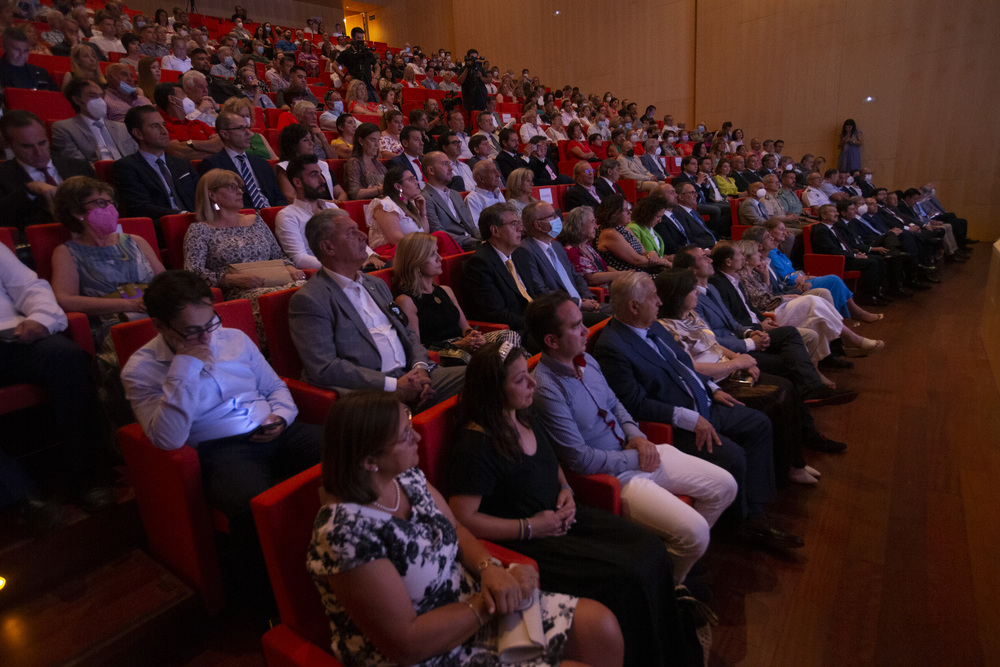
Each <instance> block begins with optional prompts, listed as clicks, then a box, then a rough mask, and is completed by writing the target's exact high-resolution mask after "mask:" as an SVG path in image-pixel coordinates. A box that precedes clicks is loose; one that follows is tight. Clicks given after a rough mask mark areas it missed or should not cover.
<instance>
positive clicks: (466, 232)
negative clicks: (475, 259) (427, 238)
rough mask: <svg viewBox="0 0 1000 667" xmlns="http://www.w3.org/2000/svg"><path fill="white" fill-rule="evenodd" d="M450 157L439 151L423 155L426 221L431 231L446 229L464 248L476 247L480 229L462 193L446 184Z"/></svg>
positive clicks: (449, 177) (449, 174) (478, 242)
mask: <svg viewBox="0 0 1000 667" xmlns="http://www.w3.org/2000/svg"><path fill="white" fill-rule="evenodd" d="M451 164H452V163H451V160H449V159H448V156H447V155H445V154H444V153H442V152H441V151H431V152H430V153H428V154H426V155H424V157H423V159H422V160H421V167H422V169H423V172H424V174H426V175H427V187H426V188H424V193H423V194H424V202H425V203H426V205H427V206H426V208H427V222H428V224H429V225H430V228H431V231H432V232H447V233H448V234H449V235H450V236H451V237H452V238H453V239H455V241H456V242H457V243H458V244H459V245H460V246H462V249H463V250H475V249H476V248H478V247H479V245H480V243H481V240H480V238H479V229H478V228H477V227H476V225H475V223H474V222H472V214H471V213H470V212H469V209H468V207H466V206H465V202H464V201H463V200H462V195H460V194H459V193H458V192H456V191H455V190H453V189H452V188H450V187H449V183H451V181H452V179H453V178H454V176H453V175H452V171H451V169H452V167H451Z"/></svg>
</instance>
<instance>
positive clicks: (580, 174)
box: [563, 160, 601, 212]
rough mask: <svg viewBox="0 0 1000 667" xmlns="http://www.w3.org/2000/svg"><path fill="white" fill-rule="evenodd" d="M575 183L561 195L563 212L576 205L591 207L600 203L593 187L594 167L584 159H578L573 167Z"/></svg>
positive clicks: (595, 206) (598, 195) (570, 209)
mask: <svg viewBox="0 0 1000 667" xmlns="http://www.w3.org/2000/svg"><path fill="white" fill-rule="evenodd" d="M573 180H574V181H575V185H573V186H572V187H571V188H570V189H568V190H567V191H566V194H565V195H563V212H569V211H572V210H573V209H574V208H576V207H577V206H589V207H591V208H593V209H596V208H597V205H598V204H600V203H601V195H600V194H599V193H598V192H597V188H595V187H594V167H593V166H592V165H591V164H590V163H589V162H587V161H586V160H580V161H579V162H577V163H576V166H574V167H573Z"/></svg>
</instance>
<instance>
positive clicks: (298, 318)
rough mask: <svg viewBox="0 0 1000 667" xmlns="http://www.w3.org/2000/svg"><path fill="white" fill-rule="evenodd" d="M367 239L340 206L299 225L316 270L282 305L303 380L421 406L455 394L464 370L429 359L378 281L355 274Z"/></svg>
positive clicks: (364, 259)
mask: <svg viewBox="0 0 1000 667" xmlns="http://www.w3.org/2000/svg"><path fill="white" fill-rule="evenodd" d="M367 240H368V239H367V237H366V236H365V234H364V233H362V232H361V231H360V230H359V229H358V227H357V225H356V224H355V223H354V221H353V220H351V217H350V215H348V213H347V212H346V211H343V210H340V209H326V210H324V211H320V212H319V213H317V214H316V215H314V216H313V217H312V218H310V219H309V222H307V223H306V241H307V242H308V243H309V248H310V249H311V250H312V252H313V254H314V255H315V256H316V258H317V259H318V260H319V261H320V263H322V265H323V266H322V268H321V269H320V270H319V271H318V272H317V273H316V275H314V276H313V277H312V278H311V279H310V280H309V282H308V283H306V285H305V286H304V287H303V288H302V289H300V290H299V291H298V292H296V293H295V295H294V296H293V297H292V300H291V303H290V304H289V308H288V326H289V328H290V330H291V334H292V341H293V342H294V343H295V347H296V348H297V349H298V351H299V356H300V357H301V359H302V369H303V370H302V375H303V379H304V380H305V381H306V382H308V383H310V384H313V385H316V386H319V387H327V388H331V389H336V390H337V391H345V390H346V391H350V390H358V389H383V390H385V391H391V392H395V393H396V395H397V396H398V397H399V400H400V401H402V402H403V403H406V404H407V405H409V406H411V407H412V408H413V409H414V410H423V409H426V408H428V407H430V406H432V405H436V404H437V403H440V402H441V401H443V400H445V399H446V398H449V397H451V396H454V395H455V394H457V393H458V392H459V391H461V389H462V385H463V384H464V382H465V367H464V366H462V367H451V368H443V367H440V366H436V365H435V364H434V363H432V362H430V361H429V359H428V356H427V350H426V349H425V348H424V346H423V345H421V344H420V338H419V337H418V336H417V334H416V333H414V332H413V330H412V329H409V328H408V327H407V326H406V322H405V319H404V315H403V312H402V311H401V310H400V309H399V307H398V306H397V305H396V304H395V303H394V302H393V300H392V294H390V293H389V288H388V287H386V284H385V283H384V282H383V281H381V280H379V279H378V278H372V277H371V276H368V275H366V274H364V273H362V272H361V267H362V265H363V264H364V263H365V262H366V261H367V259H368V252H367Z"/></svg>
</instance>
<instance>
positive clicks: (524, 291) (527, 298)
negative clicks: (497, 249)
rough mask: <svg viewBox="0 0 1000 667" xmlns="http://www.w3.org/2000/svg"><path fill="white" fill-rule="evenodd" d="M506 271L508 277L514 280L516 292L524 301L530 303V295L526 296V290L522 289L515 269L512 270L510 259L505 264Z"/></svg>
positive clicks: (512, 265) (511, 259)
mask: <svg viewBox="0 0 1000 667" xmlns="http://www.w3.org/2000/svg"><path fill="white" fill-rule="evenodd" d="M506 266H507V271H509V272H510V277H511V278H513V279H514V284H515V285H517V291H518V292H520V293H521V296H523V297H524V299H525V301H527V302H528V303H531V295H529V294H528V290H526V289H525V288H524V283H522V282H521V277H520V276H519V275H517V269H515V268H514V258H513V257H510V258H508V259H507V262H506Z"/></svg>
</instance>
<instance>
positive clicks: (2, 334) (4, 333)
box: [0, 327, 17, 343]
mask: <svg viewBox="0 0 1000 667" xmlns="http://www.w3.org/2000/svg"><path fill="white" fill-rule="evenodd" d="M16 340H17V336H15V335H14V327H11V328H10V329H3V330H0V341H3V342H4V343H13V342H14V341H16Z"/></svg>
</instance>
